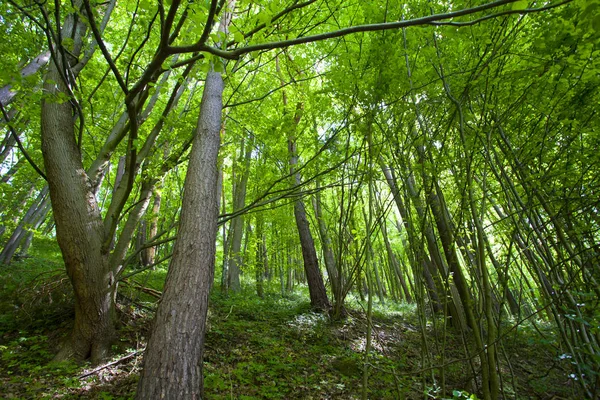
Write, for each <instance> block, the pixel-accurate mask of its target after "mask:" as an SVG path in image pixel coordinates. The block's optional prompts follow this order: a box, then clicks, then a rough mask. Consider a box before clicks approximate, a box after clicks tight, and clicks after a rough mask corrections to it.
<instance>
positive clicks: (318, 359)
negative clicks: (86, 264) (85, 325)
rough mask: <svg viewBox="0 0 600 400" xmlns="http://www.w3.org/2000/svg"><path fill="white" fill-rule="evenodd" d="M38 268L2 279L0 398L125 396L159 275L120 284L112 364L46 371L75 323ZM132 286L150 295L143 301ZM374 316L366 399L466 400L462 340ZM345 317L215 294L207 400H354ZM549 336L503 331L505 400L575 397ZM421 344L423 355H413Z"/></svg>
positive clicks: (269, 299)
mask: <svg viewBox="0 0 600 400" xmlns="http://www.w3.org/2000/svg"><path fill="white" fill-rule="evenodd" d="M48 263H49V261H48V260H45V261H43V260H35V259H34V260H25V261H22V262H20V263H15V264H13V265H11V266H10V267H9V268H8V269H6V268H5V269H3V270H2V271H1V272H0V279H1V281H0V282H3V283H2V285H3V286H2V287H0V354H1V357H0V399H77V398H86V399H105V400H106V399H130V398H133V396H134V393H135V389H136V384H137V380H138V377H139V370H140V365H141V362H142V355H143V348H144V346H145V342H146V337H147V335H148V329H149V325H150V322H151V317H152V314H153V313H152V310H153V308H154V307H155V302H156V298H155V297H153V296H152V294H156V293H154V292H153V291H155V290H159V289H160V286H161V282H162V279H163V278H164V273H163V274H162V275H161V274H160V273H154V274H153V275H146V276H145V277H144V276H143V275H139V276H137V277H136V282H137V283H134V282H133V281H131V282H129V286H128V285H121V287H122V289H121V292H120V296H119V298H120V304H119V316H120V320H121V327H120V330H119V342H118V343H117V344H115V345H114V347H113V350H114V358H113V359H111V360H109V361H108V362H107V363H106V364H103V365H99V366H91V365H87V364H85V365H75V364H72V363H61V364H56V363H52V362H51V360H52V356H53V354H54V352H55V351H56V349H57V348H58V346H59V345H60V342H61V340H63V339H64V337H65V336H66V335H67V334H68V332H69V328H70V325H71V323H72V317H73V314H72V304H71V302H70V300H69V299H70V289H69V284H68V281H67V279H66V276H65V275H64V272H63V271H62V269H61V268H60V265H59V264H60V263H59V262H58V261H50V265H49V264H48ZM53 263H55V264H53ZM54 267H56V268H54ZM42 270H43V271H44V272H39V271H42ZM138 285H139V286H142V287H144V288H152V289H151V290H146V291H145V293H144V292H143V291H140V290H138V289H136V286H138ZM274 286H275V285H274ZM215 292H217V290H215ZM374 309H375V312H374V314H373V324H372V326H373V343H372V349H371V352H370V356H369V358H368V363H367V366H368V371H369V380H368V397H369V398H370V399H403V398H406V399H423V398H448V399H461V398H464V399H467V398H476V397H475V396H472V397H471V395H470V393H473V392H476V391H477V388H476V382H477V379H473V376H478V375H479V371H477V363H476V362H474V363H473V366H472V367H471V366H470V365H469V364H468V363H467V362H466V361H465V352H464V348H465V345H464V343H463V339H462V337H461V336H459V335H456V333H454V331H453V330H452V329H451V328H448V329H446V330H445V331H444V330H443V329H441V327H440V325H441V323H440V322H439V321H438V323H437V325H434V324H432V323H431V322H429V323H428V325H427V328H426V330H425V334H422V333H421V329H420V328H419V321H418V318H417V316H416V307H415V306H414V305H409V304H392V303H391V302H388V303H386V305H382V304H375V307H374ZM348 311H349V317H348V318H347V319H345V320H344V321H341V322H337V323H331V322H330V321H329V320H328V318H327V317H326V316H325V315H322V314H316V313H313V312H311V310H310V307H309V304H308V295H307V294H306V293H305V292H304V290H302V288H299V289H298V290H297V291H296V292H295V293H294V294H290V295H288V296H286V297H281V296H280V295H278V294H275V293H268V294H267V295H266V296H265V298H263V299H259V298H258V297H256V295H255V294H254V293H250V292H248V293H244V294H242V295H239V296H234V297H225V296H222V295H220V294H218V293H215V294H213V296H212V298H211V309H210V315H209V330H208V333H207V338H206V351H205V362H204V376H205V398H206V399H209V400H210V399H358V398H360V394H361V390H362V379H363V372H364V365H365V358H364V348H365V343H366V339H365V337H366V313H365V311H364V309H363V308H362V307H361V305H360V303H358V302H356V301H354V302H350V303H349V307H348ZM555 339H556V338H555V335H554V334H553V333H552V327H551V326H549V325H545V324H544V323H542V322H538V323H536V324H532V323H530V322H527V323H524V324H523V325H521V326H519V328H518V329H510V331H507V333H506V337H505V339H504V341H503V343H504V349H503V352H502V361H501V366H502V373H503V374H502V375H503V381H502V387H503V390H504V395H505V398H518V399H528V398H534V399H573V398H581V397H580V396H579V395H578V387H577V384H576V382H574V381H573V380H572V379H570V378H569V374H570V368H571V366H570V363H569V360H568V359H565V357H561V352H560V350H559V349H558V348H557V347H556V340H555ZM425 344H426V345H427V348H428V352H427V351H422V349H423V348H424V345H425ZM444 349H445V351H443V350H444ZM427 354H429V356H427ZM441 354H444V357H442V356H441ZM430 365H433V366H436V368H433V369H430V368H427V367H428V366H430ZM440 365H444V366H445V367H444V368H443V370H442V369H441V368H440V367H439V366H440ZM441 388H446V390H442V389H441Z"/></svg>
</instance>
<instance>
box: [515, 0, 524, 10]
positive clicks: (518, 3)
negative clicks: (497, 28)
mask: <svg viewBox="0 0 600 400" xmlns="http://www.w3.org/2000/svg"><path fill="white" fill-rule="evenodd" d="M527 5H528V1H527V0H519V1H516V2H514V3H513V4H512V9H513V10H524V9H526V8H527Z"/></svg>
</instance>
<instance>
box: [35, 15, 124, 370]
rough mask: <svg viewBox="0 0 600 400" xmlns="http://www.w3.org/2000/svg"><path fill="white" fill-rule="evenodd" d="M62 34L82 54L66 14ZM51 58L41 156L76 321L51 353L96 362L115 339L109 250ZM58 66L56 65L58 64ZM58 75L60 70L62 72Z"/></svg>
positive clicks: (78, 31)
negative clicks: (59, 345) (73, 299)
mask: <svg viewBox="0 0 600 400" xmlns="http://www.w3.org/2000/svg"><path fill="white" fill-rule="evenodd" d="M63 31H64V32H65V33H68V34H69V36H71V34H73V36H72V37H74V43H75V44H76V46H75V48H74V50H73V51H72V52H71V53H72V54H73V55H75V56H77V55H78V54H79V52H80V51H81V39H82V37H83V35H84V32H85V24H84V23H83V22H81V21H79V22H76V18H75V16H74V15H73V14H71V15H69V16H67V18H66V20H65V23H64V25H63ZM58 58H59V60H54V59H53V60H52V62H51V63H50V67H49V71H48V73H47V74H46V76H45V79H44V93H45V97H44V100H43V101H42V124H41V125H42V154H43V157H44V165H45V169H46V176H47V178H48V186H49V189H50V199H51V201H52V210H53V213H54V220H55V222H56V239H57V241H58V245H59V246H60V249H61V252H62V256H63V259H64V262H65V267H66V269H67V274H68V276H69V278H70V280H71V283H72V285H73V289H74V294H75V322H74V327H73V331H72V333H71V335H70V338H69V340H68V341H67V342H66V343H65V344H64V346H63V347H62V349H61V350H60V351H59V353H58V354H57V355H56V359H57V360H64V359H68V358H74V359H76V360H83V359H86V358H88V357H91V359H92V362H94V363H95V362H99V361H100V360H102V359H103V358H105V357H106V356H107V355H108V352H109V350H110V343H111V340H112V338H113V336H114V326H113V319H112V315H113V303H112V293H113V290H114V287H115V282H114V278H113V276H112V273H111V271H110V268H109V264H108V251H107V249H105V248H103V247H102V243H103V240H104V230H103V227H102V217H101V214H100V210H99V207H98V204H97V202H96V198H95V196H94V194H93V192H92V187H91V184H90V181H89V179H88V176H87V174H86V173H85V170H84V168H83V164H82V161H81V154H80V151H79V148H78V146H77V142H76V139H75V124H74V118H73V108H72V104H71V102H70V101H64V100H62V99H60V98H59V97H58V96H59V95H63V96H64V95H67V96H69V92H70V91H69V90H68V87H67V84H69V85H70V83H67V82H65V80H64V78H66V77H67V76H68V73H67V72H66V71H67V69H68V66H66V65H63V62H64V61H65V60H64V58H62V57H58ZM57 62H59V64H57ZM61 71H62V72H61Z"/></svg>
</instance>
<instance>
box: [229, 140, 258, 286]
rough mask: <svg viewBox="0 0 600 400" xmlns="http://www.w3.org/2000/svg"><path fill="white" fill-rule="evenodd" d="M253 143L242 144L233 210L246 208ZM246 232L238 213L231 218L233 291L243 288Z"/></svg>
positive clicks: (230, 273)
mask: <svg viewBox="0 0 600 400" xmlns="http://www.w3.org/2000/svg"><path fill="white" fill-rule="evenodd" d="M252 143H253V140H252V138H250V140H249V141H248V142H246V143H245V146H244V145H242V149H241V153H240V159H239V161H238V166H239V170H241V171H239V173H238V176H239V179H238V180H236V182H235V184H234V185H233V187H234V194H233V210H232V211H233V212H236V211H239V210H241V209H242V208H244V204H245V202H246V187H247V184H248V177H249V175H250V159H251V155H252ZM243 232H244V216H243V215H238V216H236V217H234V218H233V219H232V220H231V239H230V243H229V244H230V246H231V248H230V249H229V251H228V262H227V266H228V274H229V279H228V283H229V285H228V286H229V289H230V290H231V291H232V292H235V293H237V292H239V291H240V290H241V284H240V267H241V264H242V257H241V250H242V236H243Z"/></svg>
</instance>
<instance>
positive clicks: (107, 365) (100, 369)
mask: <svg viewBox="0 0 600 400" xmlns="http://www.w3.org/2000/svg"><path fill="white" fill-rule="evenodd" d="M144 350H146V348H145V347H144V348H143V349H140V350H137V351H134V352H133V353H129V354H127V355H126V356H124V357H121V358H119V359H118V360H116V361H113V362H110V363H108V364H104V365H103V366H101V367H98V368H96V369H94V370H92V371H90V372H86V373H85V374H83V375H79V376H78V378H79V379H83V378H87V377H88V376H90V375H94V374H95V373H96V372H98V371H102V370H103V369H106V368H108V367H110V366H113V365H115V364H118V363H120V362H121V361H125V360H128V359H130V358H131V357H133V356H135V355H138V354H139V353H143V352H144Z"/></svg>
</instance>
